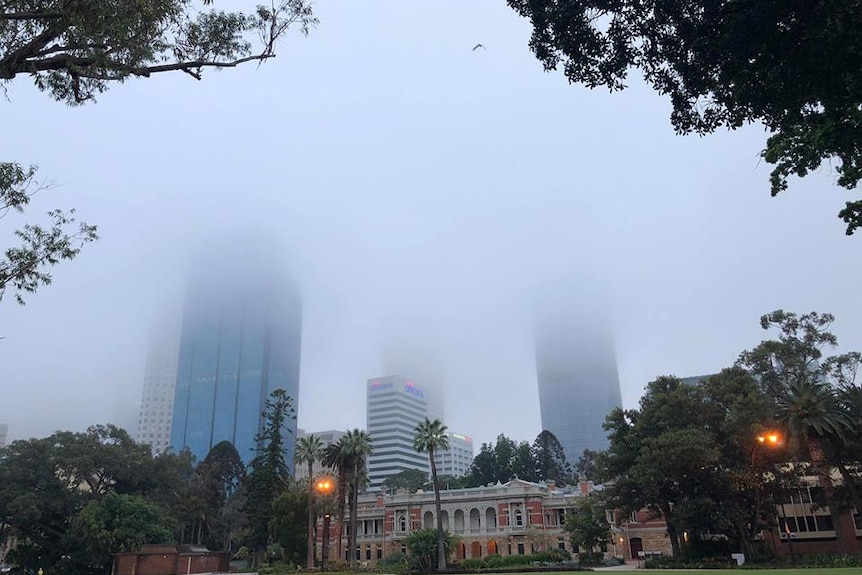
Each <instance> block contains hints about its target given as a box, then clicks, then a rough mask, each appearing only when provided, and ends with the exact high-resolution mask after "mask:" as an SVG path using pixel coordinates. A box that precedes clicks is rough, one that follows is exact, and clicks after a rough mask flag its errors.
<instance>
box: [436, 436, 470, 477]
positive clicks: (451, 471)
mask: <svg viewBox="0 0 862 575" xmlns="http://www.w3.org/2000/svg"><path fill="white" fill-rule="evenodd" d="M446 436H447V438H448V439H449V449H445V450H441V451H438V452H437V453H435V454H434V464H435V465H436V466H437V475H438V476H439V475H451V476H452V477H462V476H464V475H467V474H469V473H470V466H471V465H473V439H472V438H471V437H468V436H466V435H461V434H460V433H453V432H451V431H448V432H446Z"/></svg>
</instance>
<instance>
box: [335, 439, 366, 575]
mask: <svg viewBox="0 0 862 575" xmlns="http://www.w3.org/2000/svg"><path fill="white" fill-rule="evenodd" d="M371 451H372V446H371V436H370V435H368V432H367V431H365V430H362V429H354V430H352V431H348V432H347V434H345V435H343V436H342V437H341V438H340V439H339V440H338V442H337V443H335V444H333V445H330V446H329V447H328V448H327V449H326V454H325V456H324V464H325V465H327V466H329V467H331V468H333V469H336V470H337V471H338V506H339V512H338V517H339V534H341V533H343V532H344V500H345V495H347V499H348V508H349V509H348V513H349V514H350V533H349V535H348V537H347V548H348V549H349V553H348V561H349V563H350V565H351V567H352V566H353V563H354V562H355V560H356V535H357V533H356V529H357V524H358V508H359V489H360V488H361V487H362V486H363V485H364V484H365V482H366V479H367V469H366V461H367V459H368V456H369V455H371ZM338 554H339V556H341V536H340V535H339V538H338Z"/></svg>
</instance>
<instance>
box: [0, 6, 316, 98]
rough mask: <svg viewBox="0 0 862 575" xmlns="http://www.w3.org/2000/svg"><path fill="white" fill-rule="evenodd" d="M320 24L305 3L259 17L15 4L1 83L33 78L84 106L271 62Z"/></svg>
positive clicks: (0, 59)
mask: <svg viewBox="0 0 862 575" xmlns="http://www.w3.org/2000/svg"><path fill="white" fill-rule="evenodd" d="M203 3H204V4H213V0H204V2H203ZM316 22H317V20H316V19H315V17H314V15H313V13H312V9H311V5H310V3H309V2H307V1H305V0H276V1H274V2H272V3H271V4H270V3H267V5H260V6H258V7H257V9H256V10H255V11H253V12H225V11H217V10H213V9H209V10H204V9H200V6H198V5H197V3H196V2H192V0H140V1H137V2H99V1H89V0H71V1H70V0H7V1H5V2H3V3H2V4H0V80H3V81H4V82H9V81H11V80H13V79H15V78H16V77H17V76H19V75H22V74H23V75H27V76H29V77H30V78H31V79H32V80H33V81H34V82H35V84H36V86H37V87H38V88H39V89H40V90H43V91H45V92H48V93H49V94H50V95H51V96H52V97H54V98H55V99H57V100H61V101H65V102H67V103H70V104H80V103H82V102H86V101H87V100H91V99H92V98H93V97H94V95H95V94H98V93H101V92H104V91H105V90H106V89H107V88H108V87H109V85H110V84H111V83H112V82H123V81H125V80H127V79H129V78H133V77H138V78H147V77H150V76H152V75H153V74H158V73H163V72H177V71H179V72H184V73H186V74H188V75H189V76H191V77H193V78H197V79H200V78H201V75H202V73H203V71H204V69H206V68H225V67H233V66H237V65H239V64H242V63H245V62H262V61H265V60H267V59H269V58H272V57H274V56H275V48H276V42H277V41H278V40H279V38H281V37H282V36H283V35H284V34H285V33H286V32H287V30H288V29H290V28H291V27H298V28H299V29H300V30H301V31H302V32H304V33H305V32H307V31H308V29H309V27H311V26H313V25H314V24H316ZM252 37H257V38H256V40H255V41H252V39H251V38H252Z"/></svg>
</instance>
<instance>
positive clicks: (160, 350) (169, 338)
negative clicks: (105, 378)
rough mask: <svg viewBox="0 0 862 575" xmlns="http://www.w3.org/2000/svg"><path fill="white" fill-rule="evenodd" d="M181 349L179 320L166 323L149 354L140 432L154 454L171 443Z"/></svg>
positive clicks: (138, 437) (144, 442) (153, 342)
mask: <svg viewBox="0 0 862 575" xmlns="http://www.w3.org/2000/svg"><path fill="white" fill-rule="evenodd" d="M179 351H180V329H179V325H178V322H175V323H169V322H166V323H164V324H162V325H161V326H160V329H158V330H156V332H155V337H154V338H153V340H152V342H151V344H150V349H149V353H148V355H147V364H146V370H145V372H144V387H143V393H142V394H141V412H140V415H139V417H138V433H137V441H138V443H143V444H144V445H149V446H150V449H152V451H153V453H154V454H159V453H163V452H164V451H165V450H167V448H168V447H169V446H170V439H171V417H172V416H173V412H174V388H175V387H176V384H177V361H178V357H179Z"/></svg>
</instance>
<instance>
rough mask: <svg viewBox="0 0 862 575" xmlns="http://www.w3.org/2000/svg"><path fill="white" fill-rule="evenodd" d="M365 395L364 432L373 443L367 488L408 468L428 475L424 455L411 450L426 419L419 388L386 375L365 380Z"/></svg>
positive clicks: (427, 466) (376, 485)
mask: <svg viewBox="0 0 862 575" xmlns="http://www.w3.org/2000/svg"><path fill="white" fill-rule="evenodd" d="M367 393H368V400H367V416H368V420H367V431H368V434H369V435H370V436H371V440H372V442H373V443H372V446H373V452H372V454H371V457H369V459H368V479H369V487H370V489H372V490H374V489H377V488H379V487H380V484H381V483H383V481H384V480H385V479H386V478H387V477H391V476H393V475H396V474H398V473H400V472H402V471H406V470H408V469H419V470H421V471H424V472H425V473H429V472H430V465H429V462H428V454H427V453H418V452H417V451H416V450H415V449H413V434H414V432H415V429H416V425H417V424H418V423H420V422H422V421H424V420H425V418H426V417H427V416H428V406H427V403H426V400H425V393H424V392H423V390H422V388H421V387H419V386H418V385H417V384H416V383H415V382H414V381H413V380H412V379H410V378H408V377H404V376H402V375H390V376H386V377H379V378H375V379H370V380H368V388H367Z"/></svg>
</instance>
